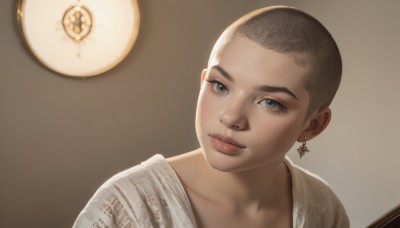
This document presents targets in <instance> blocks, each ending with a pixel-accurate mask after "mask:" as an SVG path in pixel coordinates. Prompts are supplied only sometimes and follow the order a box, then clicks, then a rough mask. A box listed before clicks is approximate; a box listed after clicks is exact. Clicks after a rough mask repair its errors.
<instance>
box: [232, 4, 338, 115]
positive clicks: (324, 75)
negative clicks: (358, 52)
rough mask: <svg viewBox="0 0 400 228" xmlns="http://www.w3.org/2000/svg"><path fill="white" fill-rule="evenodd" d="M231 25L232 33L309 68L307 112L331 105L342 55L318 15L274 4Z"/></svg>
mask: <svg viewBox="0 0 400 228" xmlns="http://www.w3.org/2000/svg"><path fill="white" fill-rule="evenodd" d="M231 27H233V29H234V31H233V32H234V34H235V33H239V34H241V35H244V36H245V37H247V38H249V39H250V40H253V41H255V42H256V43H258V44H260V45H261V46H263V47H265V48H268V49H271V50H274V51H276V52H279V53H282V54H288V55H289V56H293V57H294V59H295V61H296V62H297V63H298V64H301V65H303V66H307V67H308V68H309V72H308V75H307V80H306V82H305V85H304V88H305V89H306V90H307V92H308V93H309V96H310V103H309V107H308V114H310V113H311V112H313V111H314V110H316V109H317V108H322V107H328V106H329V105H330V103H331V102H332V100H333V98H334V96H335V94H336V92H337V90H338V88H339V84H340V80H341V76H342V59H341V56H340V52H339V49H338V47H337V44H336V42H335V40H334V39H333V37H332V35H331V34H330V33H329V31H328V30H327V29H326V28H325V27H324V26H323V25H322V24H321V23H320V22H319V21H318V20H317V19H315V18H314V17H312V16H310V15H309V14H307V13H305V12H303V11H301V10H298V9H295V8H291V7H284V6H275V7H266V8H262V9H259V10H256V11H253V12H250V13H249V14H246V15H244V16H243V17H241V18H240V19H239V20H237V21H236V22H235V23H233V24H232V25H231ZM228 29H229V28H228Z"/></svg>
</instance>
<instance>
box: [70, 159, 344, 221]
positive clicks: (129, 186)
mask: <svg viewBox="0 0 400 228" xmlns="http://www.w3.org/2000/svg"><path fill="white" fill-rule="evenodd" d="M285 164H286V165H287V167H288V169H289V170H290V173H291V177H292V189H293V227H294V228H303V227H305V228H314V227H315V228H321V227H323V228H327V227H337V228H339V227H340V228H347V227H349V222H348V218H347V215H346V212H345V210H344V209H343V206H342V205H341V203H340V201H339V200H338V199H337V197H336V196H335V194H334V193H333V192H332V190H331V189H330V188H329V187H328V186H327V185H326V184H325V183H324V182H323V181H322V180H321V179H320V178H318V177H316V176H315V175H313V174H311V173H309V172H307V171H305V170H303V169H301V168H299V167H297V166H295V165H294V164H293V163H292V162H291V161H290V160H289V159H287V158H286V159H285ZM73 227H74V228H81V227H85V228H86V227H124V228H128V227H140V228H150V227H166V228H172V227H178V228H194V227H196V222H195V218H194V215H193V212H192V209H191V206H190V203H189V200H188V197H187V195H186V193H185V190H184V188H183V186H182V184H181V183H180V181H179V178H178V177H177V175H176V173H175V172H174V170H173V169H172V167H171V166H170V165H169V163H168V162H167V161H166V160H165V159H164V157H163V156H162V155H155V156H153V157H152V158H150V159H149V160H147V161H145V162H143V163H142V164H140V165H138V166H135V167H133V168H130V169H128V170H125V171H123V172H121V173H119V174H117V175H115V176H114V177H112V178H111V179H109V180H108V181H107V182H106V183H104V184H103V185H102V186H101V187H100V188H99V189H98V190H97V192H96V193H95V194H94V196H93V197H92V198H91V199H90V201H89V203H88V204H87V205H86V207H85V208H84V209H83V210H82V212H81V213H80V214H79V216H78V218H77V219H76V221H75V224H74V226H73Z"/></svg>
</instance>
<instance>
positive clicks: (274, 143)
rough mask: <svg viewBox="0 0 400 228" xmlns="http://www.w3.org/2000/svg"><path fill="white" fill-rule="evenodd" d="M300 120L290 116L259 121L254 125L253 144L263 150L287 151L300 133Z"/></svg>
mask: <svg viewBox="0 0 400 228" xmlns="http://www.w3.org/2000/svg"><path fill="white" fill-rule="evenodd" d="M300 121H301V120H299V119H298V118H295V117H292V116H285V117H284V116H278V117H276V118H270V119H269V120H265V119H264V120H260V121H258V123H261V124H257V125H254V133H255V134H254V142H255V144H256V145H259V146H260V147H263V148H271V149H273V150H274V151H285V152H287V150H289V149H290V148H291V147H292V146H293V144H294V143H295V142H296V140H297V137H298V135H299V134H300V133H301V129H302V125H301V122H300Z"/></svg>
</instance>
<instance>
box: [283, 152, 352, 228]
mask: <svg viewBox="0 0 400 228" xmlns="http://www.w3.org/2000/svg"><path fill="white" fill-rule="evenodd" d="M285 164H286V165H287V167H288V169H289V170H290V173H291V176H292V189H293V190H292V194H293V208H294V211H295V212H296V214H297V218H296V219H297V220H298V222H301V223H303V224H308V225H307V226H305V227H349V220H348V217H347V214H346V211H345V209H344V207H343V205H342V203H341V202H340V200H339V198H338V197H337V196H336V194H335V193H334V192H333V191H332V189H331V187H330V186H329V185H328V184H327V183H326V182H325V181H324V180H323V179H322V178H320V177H319V176H317V175H315V174H313V173H311V172H309V171H308V170H305V169H303V168H301V167H299V166H297V165H295V164H294V163H293V162H292V161H290V159H288V158H286V159H285Z"/></svg>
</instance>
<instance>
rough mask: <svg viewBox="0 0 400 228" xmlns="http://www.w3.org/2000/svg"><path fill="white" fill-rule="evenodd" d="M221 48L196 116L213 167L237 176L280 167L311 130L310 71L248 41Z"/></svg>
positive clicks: (239, 40) (204, 77)
mask: <svg viewBox="0 0 400 228" xmlns="http://www.w3.org/2000/svg"><path fill="white" fill-rule="evenodd" d="M217 48H219V51H217V52H215V54H214V55H212V56H211V58H210V61H209V66H208V69H206V70H204V71H203V74H202V87H201V90H200V94H199V99H198V103H197V111H196V132H197V137H198V139H199V142H200V145H201V147H202V150H203V153H204V156H205V158H206V160H207V162H208V163H209V164H210V165H211V166H212V167H214V168H216V169H218V170H221V171H231V172H235V171H244V170H249V169H255V168H260V167H266V166H271V165H274V164H275V165H276V164H280V163H281V162H282V160H283V159H284V156H285V154H286V153H287V152H288V150H289V149H290V148H291V147H292V146H293V144H294V143H295V142H296V140H297V138H298V137H299V136H300V134H301V133H302V132H303V131H304V130H305V129H306V128H307V125H308V120H305V115H306V112H307V107H308V102H309V97H308V93H307V91H306V90H305V89H304V88H303V84H304V83H303V82H304V80H305V78H304V77H305V73H306V69H305V68H304V67H302V66H299V65H297V64H296V63H295V62H294V60H293V59H292V58H291V57H289V56H287V55H284V54H280V53H277V52H274V51H272V50H269V49H265V48H263V47H261V46H260V45H258V44H257V43H255V42H253V41H251V40H249V39H247V38H245V37H243V36H236V37H235V38H233V39H231V40H230V41H229V42H227V43H224V44H221V45H220V47H217Z"/></svg>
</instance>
